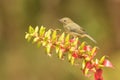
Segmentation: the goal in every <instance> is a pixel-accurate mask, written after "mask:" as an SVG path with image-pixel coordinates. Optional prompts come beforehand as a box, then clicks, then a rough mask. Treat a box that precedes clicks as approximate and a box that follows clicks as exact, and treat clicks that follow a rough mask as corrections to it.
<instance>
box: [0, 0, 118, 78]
mask: <svg viewBox="0 0 120 80" xmlns="http://www.w3.org/2000/svg"><path fill="white" fill-rule="evenodd" d="M65 16H67V17H70V18H72V19H73V20H74V21H75V22H76V23H78V24H79V25H81V26H83V27H84V28H85V29H86V31H87V32H88V33H89V34H90V35H91V36H92V37H94V38H95V39H96V40H97V42H98V44H97V46H99V47H100V50H99V53H98V56H97V57H98V58H99V57H101V56H102V55H108V56H109V59H110V60H111V62H112V63H113V65H114V69H109V68H104V73H103V75H104V78H105V80H113V79H114V80H120V76H119V74H120V62H119V61H120V57H119V56H120V0H0V80H93V77H90V78H89V79H88V78H86V77H85V76H83V74H82V72H81V70H80V68H79V67H75V66H71V65H70V63H68V61H67V60H65V61H61V60H59V59H58V58H57V56H55V55H53V57H51V58H50V57H48V56H47V55H46V53H45V50H44V48H43V47H42V48H37V47H36V45H33V44H31V43H27V41H26V40H25V39H24V36H25V32H26V31H27V30H28V26H29V25H32V26H34V27H35V26H41V25H44V26H46V27H47V28H60V29H63V27H62V25H61V24H60V23H59V22H58V19H60V18H62V17H65ZM89 42H90V41H89V40H88V43H89ZM90 44H91V45H95V44H92V43H90Z"/></svg>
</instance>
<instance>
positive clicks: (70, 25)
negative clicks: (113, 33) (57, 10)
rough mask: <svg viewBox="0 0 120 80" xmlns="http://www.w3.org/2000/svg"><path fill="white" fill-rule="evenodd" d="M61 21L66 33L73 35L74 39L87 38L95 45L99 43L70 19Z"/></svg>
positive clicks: (66, 18) (65, 18)
mask: <svg viewBox="0 0 120 80" xmlns="http://www.w3.org/2000/svg"><path fill="white" fill-rule="evenodd" d="M59 21H60V22H61V23H62V24H63V27H64V29H65V31H66V32H67V33H69V34H70V35H73V36H74V37H76V36H78V37H87V38H89V39H90V40H92V41H93V42H94V43H97V42H96V41H95V40H94V39H93V38H92V37H91V36H89V35H88V34H87V33H86V32H85V30H84V29H83V28H82V27H80V26H79V25H78V24H76V23H75V22H74V21H72V20H71V19H70V18H68V17H64V18H62V19H60V20H59Z"/></svg>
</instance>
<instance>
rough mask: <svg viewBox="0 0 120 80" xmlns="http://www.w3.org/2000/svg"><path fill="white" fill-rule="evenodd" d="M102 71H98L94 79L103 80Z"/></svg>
mask: <svg viewBox="0 0 120 80" xmlns="http://www.w3.org/2000/svg"><path fill="white" fill-rule="evenodd" d="M102 72H103V71H102V69H97V70H96V72H95V74H94V78H95V80H103V76H102Z"/></svg>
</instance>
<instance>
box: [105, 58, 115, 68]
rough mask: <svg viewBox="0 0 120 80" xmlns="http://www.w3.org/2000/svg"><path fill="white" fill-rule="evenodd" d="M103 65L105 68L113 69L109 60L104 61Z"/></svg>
mask: <svg viewBox="0 0 120 80" xmlns="http://www.w3.org/2000/svg"><path fill="white" fill-rule="evenodd" d="M103 65H104V66H105V67H111V68H113V65H112V63H111V62H110V61H109V60H107V59H105V60H104V62H103Z"/></svg>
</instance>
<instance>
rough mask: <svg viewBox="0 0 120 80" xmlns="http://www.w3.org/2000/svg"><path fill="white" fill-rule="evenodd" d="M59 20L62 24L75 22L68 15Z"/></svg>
mask: <svg viewBox="0 0 120 80" xmlns="http://www.w3.org/2000/svg"><path fill="white" fill-rule="evenodd" d="M59 21H60V22H61V23H62V24H64V25H66V24H69V23H72V22H73V21H72V20H71V19H70V18H68V17H64V18H61V19H60V20H59Z"/></svg>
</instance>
